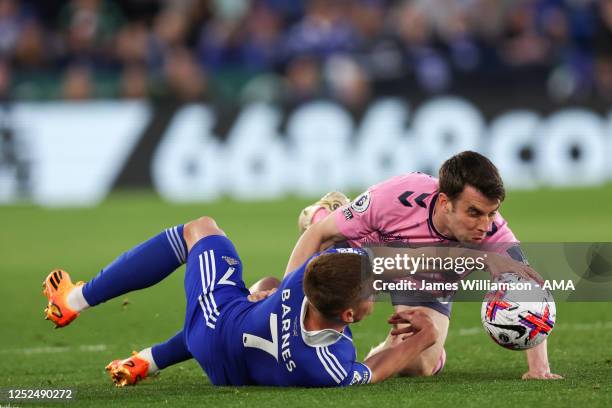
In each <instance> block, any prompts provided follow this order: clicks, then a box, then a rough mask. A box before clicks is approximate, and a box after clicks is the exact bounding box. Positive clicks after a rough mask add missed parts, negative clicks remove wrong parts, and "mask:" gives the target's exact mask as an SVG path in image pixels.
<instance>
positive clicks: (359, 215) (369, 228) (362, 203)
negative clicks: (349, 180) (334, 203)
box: [334, 190, 378, 240]
mask: <svg viewBox="0 0 612 408" xmlns="http://www.w3.org/2000/svg"><path fill="white" fill-rule="evenodd" d="M376 196H377V194H376V192H375V191H374V192H373V191H371V190H368V191H366V192H364V193H363V194H361V195H359V196H358V197H357V198H356V199H355V200H353V201H352V202H351V203H349V204H346V205H344V206H342V207H340V208H338V209H337V210H336V211H335V212H334V219H335V221H336V227H338V230H339V231H340V233H341V234H342V235H344V236H345V237H346V238H347V239H349V240H355V239H360V238H362V237H364V236H366V235H368V234H370V233H371V232H373V231H376V230H377V229H378V225H377V219H376V208H375V207H376V203H375V201H376V199H377V197H376Z"/></svg>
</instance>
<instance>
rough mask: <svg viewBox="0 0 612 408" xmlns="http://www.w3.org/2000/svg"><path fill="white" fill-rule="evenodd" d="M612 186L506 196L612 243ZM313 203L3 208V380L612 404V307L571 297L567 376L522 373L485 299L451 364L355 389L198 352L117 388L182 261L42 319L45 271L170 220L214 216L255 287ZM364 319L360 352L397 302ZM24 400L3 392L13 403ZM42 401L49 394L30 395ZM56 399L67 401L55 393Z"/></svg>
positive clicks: (382, 398) (560, 352)
mask: <svg viewBox="0 0 612 408" xmlns="http://www.w3.org/2000/svg"><path fill="white" fill-rule="evenodd" d="M611 200H612V187H610V186H608V187H605V188H598V189H581V190H563V191H552V190H541V191H533V192H511V193H510V194H509V197H508V199H507V202H506V203H505V204H504V206H503V207H502V213H503V214H504V216H505V217H506V218H507V219H508V220H509V222H510V225H511V226H512V227H513V229H514V231H515V232H516V234H517V235H518V236H519V237H520V238H521V239H522V240H523V241H612V211H610V208H612V207H611V206H610V204H609V203H610V201H611ZM306 204H308V201H307V200H299V199H285V200H282V201H275V202H258V203H237V202H233V201H229V200H225V201H221V202H217V203H214V204H198V205H180V206H177V205H171V204H167V203H164V202H162V201H160V200H159V199H158V198H157V197H156V196H154V195H153V194H151V193H146V192H144V193H119V194H114V195H112V196H111V198H109V199H108V200H107V201H106V202H105V203H104V204H102V205H101V206H99V207H97V208H93V209H61V210H59V209H58V210H48V209H41V208H37V207H34V206H10V207H0V260H1V262H0V270H1V273H0V279H1V282H2V283H1V284H0V300H1V302H2V313H1V314H0V316H1V317H0V333H1V336H0V387H10V388H66V387H73V388H75V389H76V400H74V401H72V402H69V403H66V405H68V406H79V407H80V406H91V407H99V406H103V405H108V404H116V405H120V406H145V405H146V406H196V405H197V406H210V407H212V406H215V407H217V406H249V407H250V406H261V407H266V408H267V407H292V406H305V407H317V406H328V405H340V404H346V405H347V406H368V407H371V406H378V407H382V406H408V405H410V406H419V407H428V406H436V407H442V406H448V405H451V404H452V405H455V404H461V405H462V406H487V405H511V406H516V405H517V404H520V406H556V407H558V406H575V405H577V404H581V405H582V406H588V407H592V406H602V407H604V406H607V407H609V406H612V346H611V344H612V315H611V312H612V304H610V303H559V304H557V308H558V314H557V327H556V328H555V330H554V331H553V334H552V336H551V339H550V342H549V343H550V344H549V353H550V360H551V364H552V367H553V371H555V372H557V373H560V374H562V375H564V376H565V377H566V379H565V380H563V381H557V382H543V381H535V382H534V381H530V382H527V381H522V380H520V376H521V374H522V373H523V372H524V370H525V368H526V363H525V361H524V356H523V353H521V352H513V351H508V350H504V349H502V348H501V347H499V346H497V345H495V344H494V343H493V342H492V341H491V340H489V339H488V337H487V336H486V335H485V333H484V331H483V329H482V328H480V304H479V303H460V304H455V307H454V310H453V318H452V320H451V326H450V333H449V336H448V340H447V346H446V347H447V352H448V361H447V365H446V368H445V371H444V372H443V374H442V375H440V376H436V377H434V378H416V379H410V378H396V379H392V380H390V381H387V382H385V383H383V384H380V385H371V386H363V387H353V388H350V389H325V390H323V389H276V388H268V387H242V388H239V387H213V386H211V385H210V383H209V382H208V380H207V378H206V376H205V375H204V374H203V373H202V372H201V370H200V368H199V367H198V365H197V364H196V363H195V362H193V361H191V362H187V363H184V364H180V365H177V366H174V367H171V368H169V369H167V370H165V371H164V372H162V373H161V374H160V375H159V376H158V377H157V378H152V379H149V380H145V381H143V382H142V383H141V384H140V385H138V386H136V387H128V388H123V389H117V388H115V387H113V386H112V385H111V383H110V381H109V379H108V378H107V376H106V373H105V372H104V366H105V365H106V364H107V363H108V362H109V361H110V360H111V359H114V358H119V357H125V356H127V355H129V353H130V352H131V351H132V350H139V349H141V348H143V347H146V346H149V345H151V344H154V343H156V342H159V341H162V340H165V339H166V338H167V337H169V336H171V335H173V334H174V333H175V332H176V331H177V330H179V329H180V327H181V325H182V321H183V313H184V299H183V293H182V279H183V269H180V270H178V271H177V272H176V273H174V274H173V275H171V276H170V277H169V278H168V279H166V280H165V281H164V282H162V283H161V284H159V285H157V286H155V287H153V288H150V289H147V290H144V291H141V292H138V293H130V294H128V295H126V296H125V297H123V298H120V299H115V300H113V301H111V302H108V303H106V304H104V305H101V306H100V307H97V308H94V309H91V310H88V311H86V312H85V313H83V315H81V317H80V318H79V319H78V320H77V321H76V322H75V323H74V324H73V325H71V326H69V327H67V328H65V329H62V330H53V329H52V328H51V324H50V323H49V322H46V321H44V320H43V313H42V310H43V308H44V306H45V300H44V298H43V296H42V295H41V282H42V280H43V278H44V277H45V275H46V273H47V272H48V271H49V270H50V269H52V268H55V267H62V268H64V269H66V270H68V271H70V272H71V273H72V276H73V277H74V278H76V279H83V280H87V279H89V278H91V277H92V276H94V275H95V274H96V273H97V272H98V270H99V269H100V268H101V267H103V266H104V265H106V264H107V263H108V262H110V261H111V260H112V259H113V258H114V257H115V256H117V255H118V254H120V253H121V252H122V251H124V250H126V249H128V248H130V247H132V246H133V245H135V244H137V243H139V242H140V241H142V240H144V239H146V238H148V237H149V236H151V235H153V234H156V233H158V232H159V231H160V230H162V229H163V228H164V227H167V226H171V225H175V224H179V223H182V222H185V221H187V220H189V219H193V218H195V217H198V216H200V215H211V216H213V217H214V218H216V219H217V220H218V222H219V225H220V226H222V228H223V229H224V230H225V231H226V233H227V234H228V235H229V237H230V238H231V239H232V240H233V241H234V242H235V244H236V246H237V248H238V250H239V252H240V254H241V257H242V258H243V261H244V265H245V279H246V281H247V284H250V283H252V282H254V281H255V280H256V279H258V278H259V277H261V276H264V275H276V276H281V274H282V271H283V270H284V266H285V263H286V261H287V258H288V256H289V253H290V251H291V249H292V247H293V244H294V242H295V240H296V237H297V230H296V217H297V214H298V211H299V210H300V209H301V208H302V207H303V206H304V205H306ZM376 306H377V308H376V311H375V313H374V315H373V316H371V317H370V318H369V319H367V320H366V321H364V322H362V323H360V324H359V325H357V327H356V328H355V329H354V333H355V343H356V346H357V350H358V357H359V358H363V357H364V356H365V354H366V353H367V351H368V350H369V348H370V347H372V346H374V345H375V344H377V343H378V342H379V341H381V340H382V339H383V338H384V337H385V335H386V330H387V327H386V323H385V320H386V317H387V315H388V314H389V313H390V311H391V308H390V307H389V305H386V304H380V303H379V304H377V305H376ZM8 404H10V405H12V406H15V405H23V403H17V402H15V401H6V400H5V401H0V406H2V405H8ZM25 405H29V406H44V405H45V404H44V403H27V404H25ZM47 405H50V406H58V403H50V404H49V403H47Z"/></svg>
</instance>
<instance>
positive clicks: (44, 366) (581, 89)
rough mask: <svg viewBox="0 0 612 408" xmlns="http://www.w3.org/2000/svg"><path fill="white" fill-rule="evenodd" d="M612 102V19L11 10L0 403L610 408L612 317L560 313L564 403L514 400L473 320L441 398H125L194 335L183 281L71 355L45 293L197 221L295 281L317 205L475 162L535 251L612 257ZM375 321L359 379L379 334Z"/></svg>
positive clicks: (243, 0) (235, 8) (1, 52)
mask: <svg viewBox="0 0 612 408" xmlns="http://www.w3.org/2000/svg"><path fill="white" fill-rule="evenodd" d="M611 102H612V0H601V1H594V0H515V1H510V0H500V1H486V0H455V1H452V0H429V1H424V0H423V1H421V0H407V1H397V0H338V1H324V0H261V1H247V0H175V1H170V0H166V1H163V0H124V1H118V0H116V1H112V0H69V1H65V0H44V1H36V0H30V1H27V0H0V259H2V262H1V264H0V271H1V272H2V276H3V279H4V280H3V283H2V285H0V298H1V299H2V302H3V303H4V306H5V311H8V313H3V314H2V315H1V317H0V332H1V333H2V336H0V373H1V374H0V386H11V387H52V388H64V387H68V386H73V387H77V390H78V393H79V394H78V395H79V399H80V400H79V406H100V405H101V404H106V403H113V402H115V403H121V404H122V405H126V406H128V405H139V404H144V403H146V404H148V405H163V404H167V403H168V401H169V400H170V401H171V402H172V403H173V404H177V405H183V406H187V405H189V406H193V405H194V404H196V403H201V402H202V401H206V402H207V403H214V404H216V405H236V404H242V405H254V404H262V405H263V404H266V405H268V406H287V403H288V401H291V402H292V403H295V404H296V406H313V405H316V404H326V405H328V404H330V403H334V402H335V403H338V404H339V403H345V402H346V401H347V400H348V401H350V404H351V406H373V405H374V404H377V405H382V406H385V405H391V404H393V405H397V403H398V401H400V402H403V401H404V400H406V401H408V400H410V401H412V402H415V403H417V404H420V405H422V406H433V405H436V406H440V405H441V404H449V403H453V404H456V402H457V401H465V403H464V405H466V406H471V405H474V406H482V405H485V404H490V403H491V401H493V399H494V398H495V402H497V403H500V402H501V403H506V402H509V403H518V404H529V403H533V404H538V405H540V406H541V405H544V406H546V405H547V404H551V405H552V404H554V405H555V406H564V405H575V404H576V403H583V404H584V403H586V404H588V405H589V406H610V405H611V404H612V400H611V398H612V397H611V395H612V392H611V391H612V389H611V388H610V387H611V385H610V382H609V381H607V379H609V378H610V368H611V367H612V366H611V364H612V363H611V362H612V355H611V354H610V347H606V346H605V345H606V344H609V342H610V339H611V338H612V331H611V329H612V324H611V322H610V317H609V307H610V305H609V304H606V303H561V304H559V305H558V313H559V316H558V319H557V322H558V325H557V328H556V329H555V332H554V333H553V335H552V338H551V346H550V358H551V362H552V364H553V369H554V371H556V372H559V373H561V374H564V375H566V377H567V378H568V379H567V380H566V381H564V382H560V383H555V384H550V383H537V382H536V383H534V382H531V383H525V382H521V381H520V380H518V379H519V378H520V375H521V374H522V373H523V371H524V368H525V362H524V357H523V355H522V354H521V353H511V352H509V351H507V350H503V349H501V348H500V347H498V346H496V345H494V344H493V343H492V342H491V341H490V340H489V339H488V338H487V337H486V335H485V334H484V332H483V331H482V329H481V328H480V327H479V325H480V323H479V309H480V305H479V304H472V303H460V304H456V305H455V308H454V311H453V320H452V324H451V331H450V334H449V339H448V348H447V351H448V355H449V361H448V365H447V369H446V371H445V373H444V374H443V375H442V376H440V377H437V378H427V379H413V380H406V379H394V380H392V381H390V382H389V383H387V384H385V385H381V386H377V387H365V388H362V389H359V390H350V395H349V394H348V393H347V390H325V391H321V390H319V391H317V392H316V393H313V392H310V390H289V391H288V390H284V391H282V392H280V391H279V390H274V389H272V390H271V389H253V388H247V389H231V388H230V389H221V390H220V389H213V388H212V387H211V386H210V384H208V382H207V381H206V380H203V379H202V373H201V370H200V369H199V368H198V367H197V365H196V364H195V363H193V362H190V363H187V364H185V365H181V366H178V367H172V368H170V369H169V370H168V371H167V372H164V373H163V374H162V378H161V379H159V380H152V381H145V382H144V383H143V384H142V386H139V387H135V388H133V389H129V390H115V389H113V388H112V387H111V386H110V385H109V381H108V380H107V379H106V378H105V373H104V372H103V370H102V368H103V367H104V365H105V364H106V363H107V362H108V361H110V360H111V359H112V358H117V357H120V356H124V355H127V354H128V353H129V352H130V351H131V350H132V349H135V350H137V349H140V348H143V347H145V346H148V345H150V344H152V343H154V342H159V341H162V340H164V339H165V338H166V337H167V336H170V335H172V334H173V333H174V332H175V330H177V329H178V328H179V327H180V325H181V322H182V313H183V311H184V300H183V298H182V289H181V287H182V286H181V285H182V276H181V275H182V274H181V273H176V274H174V275H172V276H171V277H170V278H169V279H168V280H166V281H164V282H163V283H162V284H161V285H159V286H156V287H155V288H151V289H150V290H147V291H143V292H142V293H136V294H130V295H128V296H127V297H125V298H123V299H118V300H116V301H113V302H109V304H107V305H104V306H102V307H100V308H96V309H94V310H90V311H87V312H86V314H87V316H86V318H82V319H80V320H79V321H78V322H77V323H76V324H74V325H72V326H70V327H69V328H66V329H64V330H59V331H53V330H51V329H50V327H49V325H48V324H47V323H48V322H45V321H43V320H42V309H43V307H44V299H43V297H42V296H41V295H40V294H39V292H38V290H39V285H40V282H41V280H42V279H43V277H44V276H45V275H46V273H47V271H48V270H50V269H51V268H54V267H64V268H66V269H67V270H68V271H70V272H71V273H73V276H75V277H76V278H77V279H88V278H89V277H91V276H93V275H94V274H95V273H96V272H97V271H98V270H99V269H100V268H101V267H102V266H103V265H105V264H107V263H108V262H110V261H111V260H112V259H113V258H114V257H115V256H116V255H118V254H119V253H121V252H122V251H123V250H125V249H127V248H130V247H132V246H133V245H135V244H136V243H138V242H140V241H142V240H144V239H146V238H147V237H148V236H150V235H153V234H155V233H157V232H158V231H160V230H161V229H162V228H164V227H166V226H169V225H176V224H178V223H181V222H184V221H186V220H188V219H192V218H194V217H197V216H200V215H203V214H208V215H211V216H213V217H215V218H216V219H218V221H219V223H220V225H221V226H222V227H223V228H224V229H225V230H226V232H227V233H228V235H229V236H230V237H231V238H232V239H233V240H234V241H235V242H236V245H237V247H238V249H239V251H240V253H241V256H242V257H243V259H244V263H245V265H247V269H248V271H247V273H246V280H247V283H252V282H254V281H255V280H256V279H257V278H259V277H260V276H263V275H270V274H273V275H278V274H280V273H281V271H282V270H283V269H284V266H285V264H286V261H287V259H288V256H289V253H290V251H291V248H292V247H293V244H294V242H295V239H296V238H297V227H296V219H297V214H298V212H299V210H300V209H301V208H302V207H303V206H305V205H307V204H309V203H310V202H311V201H312V200H313V199H315V198H317V196H318V195H320V194H322V193H325V192H327V191H328V190H332V189H339V190H344V191H347V192H353V193H355V192H359V191H361V190H363V189H364V188H366V187H367V186H368V185H371V184H373V183H375V182H377V181H380V180H382V179H384V178H386V177H388V176H391V175H394V174H400V173H403V172H406V171H415V170H420V171H427V172H432V173H435V172H437V168H438V165H439V164H440V163H441V161H442V160H444V159H445V158H447V157H448V156H449V155H451V154H453V153H455V152H457V151H461V150H465V149H474V150H478V151H481V152H483V153H485V154H487V155H488V156H489V157H490V158H491V159H492V160H493V161H494V162H495V163H496V164H497V165H498V167H499V168H500V170H501V172H502V175H503V177H504V179H505V181H506V183H507V185H508V187H509V188H510V189H511V192H510V193H509V195H508V200H507V202H506V203H505V204H504V207H503V208H502V212H503V214H504V215H505V217H506V218H507V219H509V221H510V225H511V226H512V228H513V229H514V231H515V232H516V234H517V235H518V236H519V237H520V238H521V239H522V240H523V241H526V242H534V241H549V242H552V241H566V242H570V241H608V242H609V241H612V232H610V231H612V217H611V215H610V211H609V209H610V205H609V202H610V200H611V199H612V188H611V187H610V185H609V180H610V179H611V178H612V161H610V160H609V157H610V154H612V115H611V113H612V111H611V110H610V107H611V105H610V103H611ZM521 190H522V191H521ZM525 190H526V191H525ZM378 306H379V308H378V312H377V313H376V315H375V316H373V318H371V319H370V320H368V321H366V322H364V323H363V324H361V325H360V326H359V327H358V328H357V329H356V330H355V342H356V345H357V346H358V350H359V352H360V355H359V356H358V357H360V358H361V357H363V356H364V355H365V353H366V352H367V350H368V349H369V347H371V346H373V345H375V344H376V343H377V342H378V341H380V340H381V339H382V338H383V337H384V335H385V333H386V324H385V316H386V314H387V313H388V312H389V311H390V308H389V307H388V305H382V304H381V305H378ZM602 344H603V345H602ZM466 391H469V392H470V400H469V401H466V400H465V393H466ZM398 398H399V399H398Z"/></svg>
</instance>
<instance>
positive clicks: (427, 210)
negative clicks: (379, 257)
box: [334, 173, 518, 252]
mask: <svg viewBox="0 0 612 408" xmlns="http://www.w3.org/2000/svg"><path fill="white" fill-rule="evenodd" d="M437 197H438V179H436V178H434V177H432V176H430V175H427V174H423V173H409V174H404V175H401V176H396V177H392V178H390V179H388V180H386V181H383V182H382V183H379V184H376V185H374V186H372V187H370V188H369V189H368V190H367V191H366V192H365V193H363V194H361V195H360V196H359V197H357V198H356V199H355V200H354V201H353V202H352V203H350V204H348V205H345V206H343V207H341V208H339V209H337V210H336V211H335V213H334V217H335V220H336V225H337V227H338V229H339V230H340V232H341V233H342V235H344V236H345V237H346V238H347V241H348V243H349V245H351V246H352V247H361V246H365V245H384V244H389V243H392V242H398V243H403V244H415V245H419V244H420V245H422V244H427V243H438V244H439V243H451V242H455V240H453V239H451V238H449V237H445V236H444V235H442V234H441V233H440V232H438V231H436V229H435V227H434V225H433V222H432V214H433V208H434V204H435V200H436V199H437ZM496 243H500V244H501V243H503V244H509V243H518V241H517V239H516V237H515V236H514V234H513V233H512V231H511V230H510V228H509V227H508V223H507V222H506V221H505V220H504V219H503V218H502V216H501V215H499V214H497V216H496V217H495V219H494V221H493V224H492V226H491V230H490V231H489V232H488V233H487V236H486V238H485V239H484V240H483V244H496ZM502 246H505V245H502ZM500 252H501V251H500Z"/></svg>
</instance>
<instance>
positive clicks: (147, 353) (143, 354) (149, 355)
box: [136, 347, 159, 375]
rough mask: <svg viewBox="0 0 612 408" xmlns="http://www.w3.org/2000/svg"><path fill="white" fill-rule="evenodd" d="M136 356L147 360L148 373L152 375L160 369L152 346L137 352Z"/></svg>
mask: <svg viewBox="0 0 612 408" xmlns="http://www.w3.org/2000/svg"><path fill="white" fill-rule="evenodd" d="M136 357H138V358H140V359H142V360H145V361H146V362H147V363H149V369H148V370H147V375H152V374H155V373H157V372H158V371H159V367H157V364H156V363H155V359H153V352H152V349H151V347H147V348H146V349H144V350H141V351H139V352H138V353H137V354H136Z"/></svg>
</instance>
